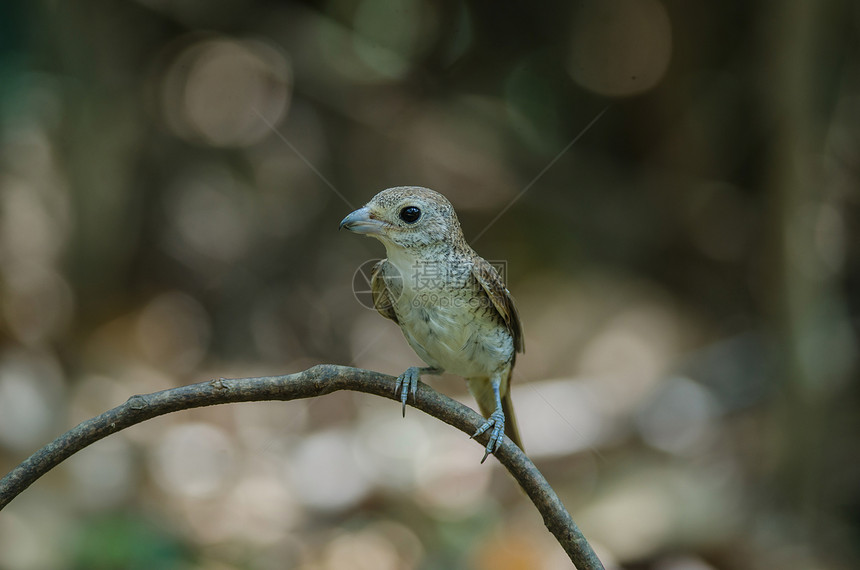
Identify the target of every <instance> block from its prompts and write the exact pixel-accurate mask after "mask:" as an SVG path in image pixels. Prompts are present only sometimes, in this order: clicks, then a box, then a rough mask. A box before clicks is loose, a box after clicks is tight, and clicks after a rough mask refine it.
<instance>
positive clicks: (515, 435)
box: [340, 186, 525, 463]
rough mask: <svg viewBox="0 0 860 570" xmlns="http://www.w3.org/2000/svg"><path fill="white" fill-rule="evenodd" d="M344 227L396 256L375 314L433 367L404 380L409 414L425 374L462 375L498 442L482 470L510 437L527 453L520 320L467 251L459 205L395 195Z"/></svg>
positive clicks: (423, 192) (384, 271)
mask: <svg viewBox="0 0 860 570" xmlns="http://www.w3.org/2000/svg"><path fill="white" fill-rule="evenodd" d="M340 228H342V229H347V230H349V231H351V232H354V233H357V234H363V235H366V236H369V237H372V238H375V239H377V240H379V241H380V242H382V244H383V245H384V246H385V251H386V255H387V257H386V258H385V259H382V260H381V261H379V262H378V263H376V265H375V266H374V267H373V269H372V271H371V279H370V285H371V287H370V288H371V293H372V299H373V304H374V307H375V308H376V310H377V311H378V312H379V314H380V315H382V316H383V317H386V318H388V319H391V320H392V321H394V322H395V323H396V324H398V325H399V326H400V329H401V331H402V332H403V336H404V337H405V338H406V341H407V343H408V344H409V346H411V347H412V349H413V350H414V351H415V352H416V354H417V355H418V356H419V357H420V358H421V359H422V360H423V361H424V362H425V363H426V364H427V366H422V367H419V366H411V367H409V368H407V369H406V371H404V372H403V374H401V375H400V376H398V378H397V381H396V384H395V390H394V393H395V396H398V395H399V397H400V401H401V404H402V410H403V416H404V417H405V415H406V403H407V400H408V396H409V394H412V399H413V402H414V401H415V399H416V397H417V389H418V381H419V379H420V378H421V377H422V375H439V374H442V373H443V372H448V373H452V374H456V375H458V376H461V377H463V378H465V379H466V384H467V386H468V388H469V391H470V392H471V394H472V395H473V396H474V398H475V400H476V401H477V403H478V408H479V409H480V411H481V414H482V415H483V416H484V418H485V419H486V421H485V422H484V424H483V425H481V426H480V427H479V428H478V430H477V431H476V432H475V433H474V435H472V438H475V437H477V436H479V435H481V434H482V433H484V432H487V431H489V434H490V435H489V441H488V442H487V444H486V447H485V449H484V457H483V459H481V463H483V462H484V461H485V460H486V459H487V456H488V455H490V454H491V453H495V452H496V451H497V450H498V449H499V447H500V446H501V444H502V441H503V439H504V434H507V436H508V437H509V438H510V439H511V440H512V441H513V442H514V443H515V444H516V445H517V446H518V447H520V448H522V440H521V439H520V435H519V430H518V428H517V421H516V418H515V416H514V408H513V402H512V400H511V391H510V384H511V374H512V371H513V367H514V363H515V362H516V356H517V353H521V352H524V350H525V344H524V342H523V334H522V325H521V323H520V317H519V314H518V313H517V309H516V306H515V305H514V300H513V298H512V297H511V294H510V292H509V291H508V289H507V288H506V286H505V284H504V282H503V280H502V278H501V277H500V275H499V273H498V272H497V271H496V269H495V268H494V267H493V266H492V265H491V264H490V263H489V262H487V261H486V260H485V259H484V258H482V257H481V256H479V255H478V254H477V253H475V251H474V250H473V249H472V248H471V247H470V246H469V244H468V243H466V240H465V238H464V237H463V231H462V229H461V227H460V222H459V220H458V218H457V214H456V212H455V211H454V207H453V206H452V205H451V202H449V201H448V199H447V198H445V197H444V196H443V195H442V194H440V193H438V192H435V191H433V190H430V189H429V188H423V187H420V186H398V187H394V188H388V189H386V190H383V191H381V192H379V193H378V194H376V195H375V196H374V197H373V198H371V200H370V201H369V202H368V203H367V204H366V205H365V206H364V207H362V208H359V209H357V210H355V211H354V212H352V213H350V214H349V215H347V216H346V217H345V218H344V219H343V221H341V223H340Z"/></svg>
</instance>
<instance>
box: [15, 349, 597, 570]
mask: <svg viewBox="0 0 860 570" xmlns="http://www.w3.org/2000/svg"><path fill="white" fill-rule="evenodd" d="M338 390H353V391H356V392H365V393H367V394H375V395H377V396H383V397H386V398H390V399H394V378H393V377H392V376H388V375H386V374H380V373H378V372H370V371H367V370H360V369H358V368H350V367H346V366H335V365H331V364H321V365H319V366H314V367H313V368H309V369H308V370H305V371H303V372H298V373H296V374H289V375H287V376H265V377H261V378H236V379H224V378H222V379H219V380H212V381H210V382H201V383H199V384H191V385H188V386H180V387H179V388H172V389H170V390H163V391H161V392H155V393H152V394H145V395H140V396H132V397H131V398H129V399H128V401H127V402H125V403H124V404H122V405H121V406H117V407H116V408H113V409H112V410H108V411H107V412H105V413H103V414H101V415H99V416H96V417H95V418H92V419H90V420H87V421H85V422H83V423H81V424H79V425H78V426H77V427H75V428H73V429H71V430H69V431H68V432H66V433H65V434H63V435H61V436H60V437H58V438H57V439H55V440H54V441H53V442H51V443H49V444H48V445H46V446H45V447H43V448H42V449H40V450H39V451H37V452H36V453H34V454H33V455H31V456H30V457H29V458H28V459H27V460H26V461H24V462H23V463H21V464H20V465H18V466H17V467H16V468H15V469H13V470H12V471H11V472H9V474H8V475H6V476H5V477H3V479H0V510H2V509H3V507H5V506H6V505H7V504H9V502H10V501H11V500H12V499H14V498H15V497H16V496H18V495H19V494H20V493H21V492H23V491H24V490H25V489H26V488H27V487H29V486H30V485H32V484H33V482H35V481H36V480H37V479H38V478H39V477H41V476H42V475H44V474H45V473H47V472H48V471H50V470H51V469H53V468H54V467H56V466H57V465H58V464H59V463H61V462H62V461H64V460H65V459H67V458H68V457H70V456H71V455H73V454H75V453H77V452H78V451H80V450H81V449H83V448H84V447H86V446H88V445H90V444H91V443H94V442H96V441H98V440H100V439H102V438H103V437H107V436H108V435H110V434H112V433H116V432H118V431H120V430H122V429H125V428H127V427H129V426H133V425H135V424H139V423H141V422H143V421H146V420H148V419H152V418H154V417H157V416H161V415H164V414H168V413H170V412H176V411H179V410H188V409H191V408H201V407H204V406H213V405H216V404H228V403H233V402H251V401H261V400H296V399H300V398H311V397H315V396H322V395H324V394H330V393H331V392H336V391H338ZM414 407H416V408H417V409H419V410H421V411H423V412H425V413H427V414H429V415H431V416H433V417H435V418H437V419H439V420H442V421H443V422H445V423H447V424H450V425H452V426H454V427H456V428H457V429H459V430H461V431H463V432H465V433H467V434H470V435H471V434H472V433H474V432H475V430H476V429H477V428H478V427H479V426H480V425H481V424H482V423H483V422H484V418H482V417H481V416H480V415H478V414H477V413H476V412H474V411H473V410H471V409H469V408H468V407H466V406H464V405H463V404H461V403H459V402H457V401H455V400H452V399H451V398H448V397H447V396H444V395H442V394H440V393H438V392H436V391H435V390H433V389H432V388H430V387H429V386H427V385H426V384H424V383H420V384H419V389H418V397H417V402H415V403H414ZM487 437H488V436H487V434H483V435H482V436H479V437H478V438H477V440H478V442H479V443H480V444H481V445H485V444H486V440H487ZM495 456H496V458H497V459H498V460H499V462H500V463H501V464H502V465H504V466H505V468H506V469H507V470H508V471H509V472H510V473H511V475H512V476H513V477H514V479H516V481H517V483H519V485H520V486H521V487H522V488H523V490H524V491H525V492H526V494H527V495H528V496H529V498H530V499H531V500H532V502H533V503H534V504H535V506H536V507H537V509H538V511H540V513H541V515H542V516H543V520H544V524H545V525H546V527H547V528H548V529H549V531H550V532H552V534H553V535H554V536H555V538H556V539H557V540H558V542H559V543H560V544H561V546H562V548H564V550H565V552H567V554H568V556H570V559H571V561H572V562H573V563H574V564H575V565H576V567H577V568H578V569H579V570H597V569H601V570H602V569H603V565H602V564H601V563H600V560H598V558H597V556H596V555H595V554H594V551H593V550H592V549H591V546H590V545H589V544H588V542H587V541H586V540H585V537H584V536H583V535H582V532H581V531H580V530H579V528H578V527H577V526H576V524H575V523H574V522H573V519H572V518H571V517H570V513H568V512H567V509H565V507H564V505H563V504H562V503H561V501H560V500H559V498H558V496H557V495H556V493H555V491H554V490H553V489H552V487H550V485H549V483H547V481H546V479H544V477H543V475H541V473H540V471H538V469H537V467H535V465H534V463H532V462H531V461H530V460H529V458H528V457H526V455H525V454H524V453H523V452H522V451H521V450H520V449H519V448H518V447H517V446H516V445H514V444H513V442H511V440H510V439H508V438H507V437H506V438H505V439H504V442H503V443H502V446H501V447H500V448H499V450H498V451H497V452H496V453H495Z"/></svg>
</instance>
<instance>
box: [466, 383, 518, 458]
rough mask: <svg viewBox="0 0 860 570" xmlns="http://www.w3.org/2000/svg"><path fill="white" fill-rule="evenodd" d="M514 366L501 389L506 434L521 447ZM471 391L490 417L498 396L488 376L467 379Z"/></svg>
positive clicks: (483, 412)
mask: <svg viewBox="0 0 860 570" xmlns="http://www.w3.org/2000/svg"><path fill="white" fill-rule="evenodd" d="M512 375H513V368H510V369H508V377H507V378H506V379H505V380H504V381H503V382H502V385H501V387H500V391H501V393H502V411H503V412H504V413H505V435H507V436H508V437H509V438H511V439H512V440H513V442H514V443H516V444H517V446H518V447H519V448H520V449H523V442H522V440H521V439H520V430H519V428H518V427H517V416H516V415H515V414H514V403H513V401H512V400H511V390H510V385H511V376H512ZM467 385H468V386H469V392H471V393H472V396H474V397H475V400H476V401H477V402H478V409H479V410H481V415H482V416H484V417H485V418H488V417H490V414H492V413H493V412H494V411H496V397H495V395H493V386H492V384H491V383H490V380H489V379H488V378H469V379H468V380H467Z"/></svg>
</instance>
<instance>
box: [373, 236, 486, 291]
mask: <svg viewBox="0 0 860 570" xmlns="http://www.w3.org/2000/svg"><path fill="white" fill-rule="evenodd" d="M385 251H386V254H387V255H388V261H389V263H391V264H392V265H393V266H394V267H395V268H396V269H397V271H398V272H399V273H400V275H401V277H402V282H403V286H404V287H406V288H407V289H412V288H415V287H417V286H418V284H421V286H422V287H424V288H430V289H446V288H449V287H454V288H458V287H462V285H463V283H465V279H466V277H467V276H468V275H469V273H470V272H471V268H472V260H473V256H474V255H475V254H474V252H472V251H471V249H470V248H469V247H468V246H466V247H465V248H463V247H457V246H456V245H455V244H454V245H452V244H450V243H438V244H434V245H428V246H423V247H401V246H398V245H396V244H387V243H386V244H385ZM469 252H471V253H472V255H471V256H470V255H469Z"/></svg>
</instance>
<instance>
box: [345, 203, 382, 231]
mask: <svg viewBox="0 0 860 570" xmlns="http://www.w3.org/2000/svg"><path fill="white" fill-rule="evenodd" d="M340 227H341V229H343V228H346V229H348V230H349V231H351V232H355V233H357V234H367V235H373V234H375V235H382V230H383V229H384V228H385V223H384V222H382V221H381V220H378V219H376V218H373V217H371V215H370V210H368V209H367V206H365V207H364V208H359V209H358V210H356V211H354V212H353V213H351V214H350V215H348V216H347V217H345V218H344V219H343V221H341V223H340Z"/></svg>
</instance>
